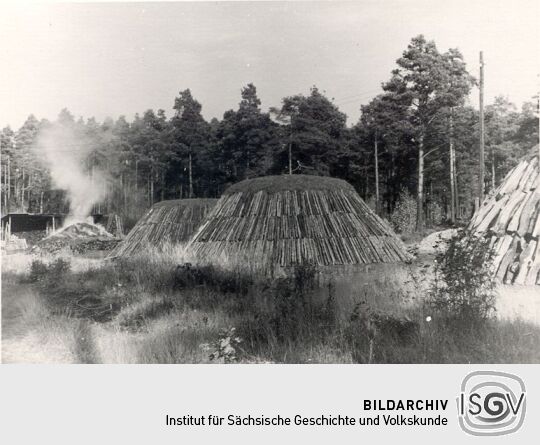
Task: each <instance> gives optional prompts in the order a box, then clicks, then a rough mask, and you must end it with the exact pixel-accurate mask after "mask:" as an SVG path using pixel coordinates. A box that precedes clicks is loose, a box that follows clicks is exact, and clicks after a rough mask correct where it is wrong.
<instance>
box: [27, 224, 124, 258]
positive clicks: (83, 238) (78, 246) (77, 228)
mask: <svg viewBox="0 0 540 445" xmlns="http://www.w3.org/2000/svg"><path fill="white" fill-rule="evenodd" d="M119 242H120V240H119V239H117V238H115V237H114V235H112V234H111V233H109V232H107V230H105V228H104V227H103V226H100V225H97V224H90V223H87V222H77V223H73V224H70V225H69V226H66V227H63V228H62V229H60V230H57V231H56V232H54V233H52V234H51V235H49V236H48V237H46V238H44V239H43V240H41V241H40V242H38V243H37V244H36V246H35V247H34V249H33V250H34V251H41V252H48V253H56V252H59V251H62V250H71V251H72V252H74V253H85V252H87V251H91V250H112V249H114V247H116V245H117V244H118V243H119Z"/></svg>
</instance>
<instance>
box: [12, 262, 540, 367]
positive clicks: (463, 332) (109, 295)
mask: <svg viewBox="0 0 540 445" xmlns="http://www.w3.org/2000/svg"><path fill="white" fill-rule="evenodd" d="M2 278H3V280H2V296H3V299H2V300H3V301H2V304H3V320H2V321H3V323H2V325H3V334H4V335H3V338H4V342H3V343H4V344H3V361H4V362H16V361H21V360H22V361H25V360H26V361H36V362H43V361H46V362H51V361H52V362H72V363H540V328H539V327H537V326H535V325H532V324H528V323H525V322H522V321H519V320H518V321H501V320H497V319H496V318H491V319H489V320H487V321H485V322H483V323H479V324H477V323H471V322H465V321H463V320H460V319H459V318H456V317H451V316H448V314H444V313H434V312H433V310H431V309H429V307H428V306H426V305H425V304H423V302H422V301H423V292H424V289H423V288H422V286H421V285H420V284H419V283H415V282H414V280H413V282H409V274H408V272H407V270H406V268H398V266H395V265H392V266H384V267H382V266H381V268H377V267H374V268H371V269H369V270H366V271H364V272H358V273H357V274H356V275H350V274H349V275H343V276H334V277H329V276H322V277H321V276H319V275H318V274H317V273H316V272H315V270H313V269H312V268H309V267H304V268H299V269H297V270H296V271H295V272H294V274H293V275H292V276H291V277H289V278H278V279H273V280H265V279H259V280H258V279H254V278H252V277H249V276H246V275H243V274H241V273H239V272H238V273H234V272H223V271H220V270H217V269H214V268H210V267H205V268H198V269H193V268H190V267H178V266H176V264H175V262H173V261H172V260H170V259H168V258H167V257H158V256H152V257H151V258H150V259H149V258H144V259H142V258H141V259H134V260H130V261H122V262H116V263H112V262H99V263H91V264H90V265H88V267H86V268H73V267H72V264H70V262H69V261H66V260H62V259H60V260H58V259H57V260H50V261H48V262H47V261H44V262H41V261H34V262H33V263H32V266H31V267H30V268H29V269H27V270H25V272H24V273H17V272H14V271H7V272H4V273H3V275H2ZM15 312H16V313H15ZM5 317H8V318H6V319H5ZM15 324H16V325H17V326H18V327H17V328H14V327H13V326H14V325H15ZM21 327H23V328H24V332H19V331H20V329H21ZM17 341H18V343H13V342H17ZM32 342H34V343H33V344H32ZM36 342H37V344H35V343H36ZM21 345H26V346H25V347H27V348H29V349H30V350H31V351H30V352H31V354H30V358H28V356H27V357H26V359H25V358H24V357H22V358H21V354H22V355H24V354H23V353H24V351H21V350H20V349H21V348H22V346H21ZM23 349H24V348H23ZM36 350H37V352H36ZM14 351H15V352H14ZM17 351H18V353H17ZM26 352H27V353H30V352H28V351H26ZM32 354H33V355H32Z"/></svg>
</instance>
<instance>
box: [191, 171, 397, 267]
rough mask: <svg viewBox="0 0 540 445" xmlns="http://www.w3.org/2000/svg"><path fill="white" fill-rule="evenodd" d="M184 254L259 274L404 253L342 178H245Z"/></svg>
mask: <svg viewBox="0 0 540 445" xmlns="http://www.w3.org/2000/svg"><path fill="white" fill-rule="evenodd" d="M186 258H188V259H189V260H190V261H193V262H196V263H215V264H221V265H224V266H231V267H235V266H236V265H240V266H248V267H253V268H256V269H259V270H261V271H263V272H265V273H267V272H272V271H273V269H274V267H285V268H286V267H289V266H294V265H297V264H307V263H309V264H315V265H321V266H334V265H351V264H352V265H356V264H368V263H381V262H382V263H393V262H399V261H404V260H406V259H408V254H407V252H406V250H405V247H404V245H403V243H402V242H401V240H399V239H398V238H397V237H396V236H395V234H394V233H393V231H392V229H391V228H390V227H389V226H388V225H387V224H386V223H385V222H384V221H383V220H382V219H380V218H379V217H378V216H377V215H375V213H374V212H373V211H371V209H370V208H369V207H368V206H367V205H366V204H365V203H364V201H363V200H362V199H361V198H360V196H359V195H358V194H357V193H356V191H355V190H354V188H353V187H352V186H351V185H350V184H348V183H347V182H345V181H343V180H340V179H334V178H328V177H320V176H308V175H284V176H267V177H262V178H257V179H251V180H245V181H242V182H240V183H238V184H235V185H233V186H232V187H230V188H229V189H228V190H226V192H225V193H224V194H223V196H222V197H221V199H220V200H219V201H218V203H217V204H216V207H215V208H214V210H213V211H212V213H211V214H210V216H209V217H208V220H207V221H206V222H205V223H204V224H203V225H202V227H201V229H200V230H199V231H198V233H197V234H196V235H195V236H194V238H193V240H192V241H191V242H190V243H189V245H188V247H187V248H186Z"/></svg>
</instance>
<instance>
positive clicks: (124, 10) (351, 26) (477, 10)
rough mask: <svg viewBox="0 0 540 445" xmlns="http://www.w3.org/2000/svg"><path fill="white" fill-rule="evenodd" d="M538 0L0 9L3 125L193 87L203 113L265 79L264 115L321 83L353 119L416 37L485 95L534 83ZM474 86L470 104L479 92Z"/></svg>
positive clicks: (519, 93)
mask: <svg viewBox="0 0 540 445" xmlns="http://www.w3.org/2000/svg"><path fill="white" fill-rule="evenodd" d="M539 5H540V2H539V1H538V0H505V1H497V0H489V1H488V0H480V1H475V0H468V1H461V0H457V1H455V0H443V1H441V0H408V1H404V0H389V1H383V0H374V1H371V0H365V1H357V2H345V3H341V2H324V3H320V2H288V3H277V2H276V3H273V2H268V3H266V2H265V3H263V2H234V3H225V2H220V3H200V2H197V3H159V4H158V3H114V4H113V3H93V4H80V3H75V4H44V5H35V4H34V5H26V6H18V7H17V6H9V5H4V6H2V8H1V9H0V60H1V65H0V66H1V68H0V127H3V126H5V125H6V124H9V125H11V126H12V128H14V129H17V128H19V127H20V125H21V124H22V123H23V122H24V120H25V119H26V117H27V116H28V115H29V114H30V113H33V114H35V115H36V117H38V118H39V119H40V118H47V119H51V120H52V119H54V118H55V117H56V116H57V115H58V112H59V111H60V110H61V109H62V108H64V107H67V108H68V109H69V110H70V111H71V112H72V113H73V114H75V116H76V117H78V116H83V117H84V118H89V117H92V116H94V117H96V118H97V119H98V120H100V121H101V120H103V119H104V118H105V117H106V116H111V117H113V118H117V117H118V116H120V115H122V114H123V115H126V117H127V118H128V119H131V118H132V117H133V115H134V114H135V113H136V112H139V113H141V114H142V113H143V112H144V111H145V110H146V109H148V108H153V109H154V110H157V109H159V108H163V109H165V110H166V112H167V116H169V117H170V116H171V115H172V106H173V103H174V98H175V96H176V95H177V94H178V92H179V91H180V90H183V89H185V88H190V89H191V91H192V93H193V94H194V96H195V97H196V98H197V100H199V102H201V104H202V106H203V114H204V116H205V117H206V118H207V119H211V118H212V117H217V118H221V117H222V116H223V113H224V112H225V111H226V110H228V109H231V108H236V107H237V105H238V102H239V101H240V89H241V88H242V86H244V85H245V84H247V83H249V82H253V83H254V84H255V86H256V87H257V90H258V93H259V97H260V98H261V100H262V105H263V108H264V109H267V108H268V107H270V106H278V105H279V104H280V100H281V98H282V97H284V96H287V95H293V94H297V93H304V94H308V93H309V88H310V87H311V86H312V85H317V86H318V87H319V89H320V90H322V91H325V92H326V94H327V95H328V97H330V98H335V103H336V104H337V105H338V106H339V107H340V109H341V110H342V111H344V112H345V113H346V114H347V115H348V116H349V119H348V122H349V124H350V123H354V122H356V121H357V119H358V117H359V114H360V113H359V109H360V105H361V104H365V103H367V102H368V101H369V100H370V99H371V98H372V97H373V96H375V95H376V94H378V93H379V92H380V91H381V89H380V84H381V82H384V81H386V80H387V79H388V78H389V76H390V71H391V70H392V69H393V68H394V67H395V60H396V59H397V58H398V57H399V56H400V55H401V53H402V52H403V50H404V49H405V48H406V46H407V44H408V42H409V41H410V39H411V38H412V37H413V36H415V35H417V34H420V33H422V34H424V35H425V36H426V37H427V38H428V39H433V40H435V42H436V43H437V46H438V48H439V50H441V51H445V50H447V49H448V48H449V47H458V48H459V49H460V50H461V51H462V52H463V54H464V56H465V60H466V62H467V65H468V67H469V70H470V72H471V73H472V74H473V75H475V76H477V75H478V52H479V51H480V50H483V51H484V58H485V63H486V65H485V66H486V67H485V73H486V80H485V94H486V102H487V103H489V102H490V101H492V100H493V98H494V97H495V96H496V95H500V94H502V95H506V96H508V97H509V99H510V100H511V101H513V102H515V103H516V104H517V105H518V107H519V106H521V103H522V102H523V101H526V100H531V97H532V96H533V95H534V94H535V93H536V92H537V91H538V88H539V87H538V84H539V77H538V73H540V63H539V57H540V43H539V41H540V39H539V26H538V24H539ZM477 96H478V90H476V89H475V90H473V92H472V96H471V103H472V104H473V105H474V104H476V103H477V102H478V100H477Z"/></svg>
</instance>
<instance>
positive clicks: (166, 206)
mask: <svg viewBox="0 0 540 445" xmlns="http://www.w3.org/2000/svg"><path fill="white" fill-rule="evenodd" d="M216 202H217V199H177V200H170V201H162V202H159V203H157V204H155V205H154V206H153V207H152V208H151V209H150V210H149V211H148V212H147V213H146V214H145V215H144V216H143V217H142V218H141V219H140V220H139V221H138V222H137V224H136V225H135V227H133V229H131V231H130V232H129V234H128V235H127V236H126V238H125V239H124V240H123V241H122V242H121V243H120V244H118V246H117V247H116V248H115V249H114V250H113V251H112V252H111V253H110V255H109V257H110V258H114V257H128V256H132V255H134V254H136V253H140V252H144V250H145V249H147V248H148V247H152V248H154V249H157V250H162V249H163V248H164V247H165V246H172V245H185V243H187V241H188V240H189V239H190V237H191V236H192V235H193V233H194V232H195V231H196V230H197V229H198V228H199V227H200V225H201V223H202V222H203V221H204V219H205V218H206V217H207V215H208V213H210V210H211V209H212V208H213V207H214V205H215V204H216Z"/></svg>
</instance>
